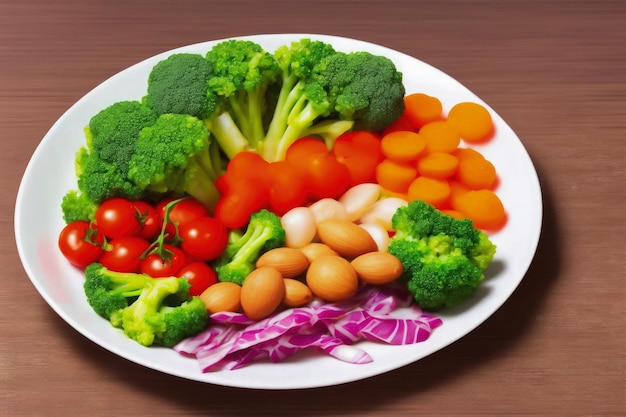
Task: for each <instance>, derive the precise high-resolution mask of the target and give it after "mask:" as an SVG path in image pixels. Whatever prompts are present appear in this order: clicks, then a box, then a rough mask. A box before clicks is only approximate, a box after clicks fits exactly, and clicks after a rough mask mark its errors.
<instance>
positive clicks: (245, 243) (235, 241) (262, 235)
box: [215, 209, 285, 285]
mask: <svg viewBox="0 0 626 417" xmlns="http://www.w3.org/2000/svg"><path fill="white" fill-rule="evenodd" d="M284 244H285V229H283V227H282V224H281V222H280V217H278V216H277V215H275V214H274V213H272V212H270V211H268V210H265V209H263V210H261V211H258V212H256V213H253V214H252V216H250V222H249V223H248V226H247V227H246V230H245V232H243V233H241V232H239V231H233V232H231V234H230V236H229V241H228V245H227V246H226V250H225V251H224V253H223V255H222V256H221V257H220V258H219V259H218V260H217V261H216V262H215V270H216V272H217V275H218V278H219V280H220V281H227V282H234V283H237V284H240V285H241V284H243V281H244V280H245V278H246V277H247V276H248V274H250V272H252V271H253V270H254V268H255V264H256V261H257V259H259V257H260V256H261V255H262V254H263V253H265V252H267V251H269V250H271V249H274V248H278V247H281V246H284Z"/></svg>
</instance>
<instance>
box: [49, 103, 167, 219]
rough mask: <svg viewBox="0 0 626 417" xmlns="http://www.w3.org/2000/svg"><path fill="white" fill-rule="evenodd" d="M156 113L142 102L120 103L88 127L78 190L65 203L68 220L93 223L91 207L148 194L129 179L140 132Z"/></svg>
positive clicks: (80, 156) (80, 158) (79, 164)
mask: <svg viewBox="0 0 626 417" xmlns="http://www.w3.org/2000/svg"><path fill="white" fill-rule="evenodd" d="M156 118H157V116H156V114H155V113H154V112H153V111H152V110H150V109H149V108H148V107H146V106H144V105H143V104H141V103H140V102H138V101H120V102H117V103H115V104H112V105H111V106H109V107H107V108H105V109H104V110H101V111H100V112H99V113H97V114H96V115H95V116H93V117H92V118H91V120H90V122H89V126H88V127H86V128H85V135H86V144H85V146H83V147H81V148H80V149H79V151H78V152H77V154H76V160H75V170H76V175H77V177H78V190H71V191H70V192H68V194H67V195H66V196H65V197H64V201H63V202H62V204H61V209H62V211H63V216H64V218H65V221H66V222H68V223H69V221H71V220H87V221H89V220H92V218H91V216H92V215H93V213H92V209H93V207H91V206H92V205H94V206H95V205H97V204H99V203H101V202H102V201H104V200H106V199H109V198H112V197H126V198H130V199H140V198H142V197H144V191H143V190H142V189H141V188H140V187H138V186H137V185H136V184H134V183H133V182H132V181H130V180H129V179H128V168H129V163H130V158H131V156H132V155H133V153H134V149H135V144H136V142H137V139H138V137H139V132H140V131H141V130H142V129H143V128H144V127H146V126H150V125H152V124H153V123H154V122H155V121H156Z"/></svg>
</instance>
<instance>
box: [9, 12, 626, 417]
mask: <svg viewBox="0 0 626 417" xmlns="http://www.w3.org/2000/svg"><path fill="white" fill-rule="evenodd" d="M286 32H299V33H306V32H309V33H326V34H332V35H340V36H347V37H353V38H359V39H362V40H366V41H370V42H374V43H378V44H382V45H385V46H387V47H390V48H394V49H397V50H400V51H402V52H405V53H407V54H410V55H412V56H415V57H417V58H419V59H421V60H423V61H426V62H428V63H430V64H432V65H434V66H436V67H438V68H440V69H441V70H443V71H445V72H447V73H448V74H450V75H452V76H453V77H455V78H457V79H458V80H459V81H460V82H462V83H464V84H465V85H466V86H468V87H469V88H470V89H472V90H473V91H474V92H475V93H476V94H478V95H479V96H480V97H481V98H483V99H484V100H485V101H486V102H487V103H489V104H490V105H491V106H492V107H493V108H494V109H496V111H497V112H498V113H499V114H500V115H501V116H502V117H503V118H504V119H505V120H506V121H507V122H508V123H509V124H510V125H511V127H512V128H513V129H514V130H515V131H516V133H517V134H518V136H519V137H520V138H521V139H522V141H523V143H524V145H525V146H526V148H527V149H528V151H529V153H530V155H531V157H532V158H533V160H534V163H535V166H536V169H537V171H538V173H539V177H540V180H541V184H542V188H543V192H544V204H545V212H544V220H545V224H544V228H543V236H542V239H541V242H540V245H539V249H538V253H537V256H536V258H535V260H534V262H533V264H532V266H531V268H530V271H529V272H528V274H527V276H526V277H525V279H524V281H523V282H522V284H521V286H520V287H519V288H518V290H517V291H516V292H515V293H514V295H513V297H512V298H511V299H510V300H509V301H508V302H507V303H506V304H505V305H504V306H503V307H502V308H501V309H500V310H499V311H498V312H497V313H496V314H495V315H494V316H493V317H492V318H491V319H489V320H488V321H487V322H486V323H484V324H483V325H482V326H480V327H479V328H478V329H476V330H475V331H474V332H472V333H471V334H469V335H468V336H466V337H465V338H463V339H462V340H460V341H458V342H457V343H455V344H453V345H451V346H449V347H448V348H446V349H444V350H442V351H440V352H438V353H436V354H434V355H432V356H430V357H428V358H426V359H424V360H421V361H419V362H417V363H414V364H412V365H409V366H406V367H404V368H402V369H399V370H397V371H394V372H391V373H388V374H385V375H381V376H378V377H375V378H371V379H368V380H365V381H360V382H356V383H351V384H347V385H342V386H337V387H328V388H321V389H313V390H301V391H276V392H272V391H269V392H268V391H252V390H243V389H232V388H225V387H220V386H214V385H209V384H201V383H196V382H191V381H186V380H181V379H178V378H175V377H171V376H168V375H164V374H160V373H158V372H156V371H152V370H150V369H145V368H143V367H140V366H138V365H135V364H132V363H129V362H128V361H126V360H124V359H122V358H119V357H117V356H115V355H113V354H111V353H109V352H108V351H105V350H104V349H102V348H100V347H99V346H97V345H94V344H93V343H91V342H90V341H88V340H87V339H85V338H84V337H82V336H81V335H79V334H78V333H77V332H76V331H75V330H73V329H72V328H71V327H70V326H69V325H67V324H66V323H65V322H64V321H63V320H61V319H60V318H59V317H58V316H57V315H56V314H55V313H54V312H53V311H52V309H51V308H50V307H48V305H47V304H46V303H45V302H44V301H43V299H42V298H41V297H40V296H39V295H38V293H37V292H36V290H35V289H34V287H33V286H32V284H31V283H30V281H29V280H28V278H27V276H26V274H25V273H24V270H23V269H22V267H21V264H20V262H19V259H18V255H17V251H16V248H15V242H14V237H13V209H14V203H15V196H16V192H17V189H18V186H19V182H20V179H21V176H22V173H23V170H24V169H25V167H26V164H27V162H28V160H29V158H30V156H31V154H32V152H33V151H34V149H35V148H36V146H37V144H38V143H39V141H40V139H41V138H42V137H43V135H44V134H45V133H46V131H47V130H48V129H49V128H50V127H51V126H52V124H53V123H54V121H55V120H56V119H57V118H58V117H59V116H60V115H61V114H62V113H63V112H64V111H65V110H66V109H67V108H69V107H70V106H71V105H72V104H73V103H74V102H75V101H76V100H77V99H79V98H80V97H81V96H82V95H84V94H85V93H87V92H88V91H89V90H90V89H91V88H93V87H94V86H95V85H97V84H98V83H100V82H101V81H103V80H105V79H106V78H108V77H110V76H111V75H113V74H114V73H116V72H118V71H121V70H123V69H124V68H126V67H128V66H130V65H132V64H134V63H136V62H138V61H140V60H142V59H144V58H147V57H149V56H152V55H154V54H156V53H159V52H163V51H166V50H169V49H171V48H174V47H178V46H182V45H185V44H190V43H195V42H201V41H206V40H212V39H218V38H224V37H230V36H238V35H246V34H258V33H286ZM625 132H626V3H625V2H623V1H621V0H615V1H610V0H600V1H581V0H570V1H558V0H552V1H538V0H526V1H498V0H481V1H462V0H456V1H447V0H443V1H415V0H405V1H395V0H389V1H369V0H359V1H356V0H334V1H328V0H318V1H315V2H298V1H295V0H292V1H282V0H281V1H276V0H265V1H252V0H247V1H246V0H230V1H206V0H205V1H199V0H177V1H175V2H160V1H147V0H141V1H136V0H108V1H99V0H82V1H79V0H55V1H48V0H0V141H1V143H2V147H1V150H0V158H1V159H0V167H1V170H2V175H0V191H1V195H2V196H3V198H2V199H1V202H0V204H1V209H0V213H1V215H0V227H1V228H2V239H0V265H1V266H2V269H1V271H2V274H1V275H2V276H1V277H0V416H3V417H17V416H50V417H53V416H120V415H134V416H151V417H154V416H191V415H207V416H225V417H226V416H251V415H258V416H311V417H312V416H417V415H424V416H436V415H441V416H445V415H447V416H451V415H458V416H469V415H476V416H484V415H493V416H501V415H534V416H547V415H554V416H618V415H626V402H625V400H624V398H626V396H625V393H626V384H625V381H626V363H625V362H626V361H625V348H624V347H625V341H626V338H625V334H626V332H625V331H626V328H625V324H626V311H625V309H624V305H625V296H626V290H625V285H624V282H625V278H626V277H625V275H626V271H625V262H624V257H625V255H626V253H625V250H624V243H625V241H624V233H625V231H626V228H625V227H624V226H625V224H624V223H625V216H624V208H623V207H624V203H626V198H625V197H626V195H625V194H626V193H625V185H624V184H625V181H626V176H625V175H624V174H625V165H626V154H625V150H626V145H625V141H626V133H625ZM42 209H45V208H42Z"/></svg>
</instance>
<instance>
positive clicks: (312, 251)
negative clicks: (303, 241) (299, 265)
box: [300, 242, 339, 263]
mask: <svg viewBox="0 0 626 417" xmlns="http://www.w3.org/2000/svg"><path fill="white" fill-rule="evenodd" d="M300 250H301V251H302V253H304V256H306V257H307V259H308V260H309V263H311V262H313V260H314V259H316V258H319V257H320V256H323V255H334V256H339V254H338V253H337V252H335V251H334V250H332V249H331V248H329V247H328V246H327V245H324V244H323V243H319V242H311V243H309V244H308V245H306V246H304V247H302V248H301V249H300Z"/></svg>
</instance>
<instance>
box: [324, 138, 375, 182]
mask: <svg viewBox="0 0 626 417" xmlns="http://www.w3.org/2000/svg"><path fill="white" fill-rule="evenodd" d="M333 155H334V156H335V158H336V159H337V161H339V162H341V163H342V164H344V165H345V166H346V167H348V170H349V171H350V177H351V179H352V180H351V183H350V185H357V184H362V183H364V182H374V181H375V180H376V167H377V166H378V164H379V163H380V162H381V161H382V160H383V153H382V151H381V148H380V138H379V137H378V136H377V135H376V134H374V133H372V132H366V131H357V132H349V133H344V134H343V135H341V136H339V137H338V138H337V140H336V141H335V146H334V147H333Z"/></svg>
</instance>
